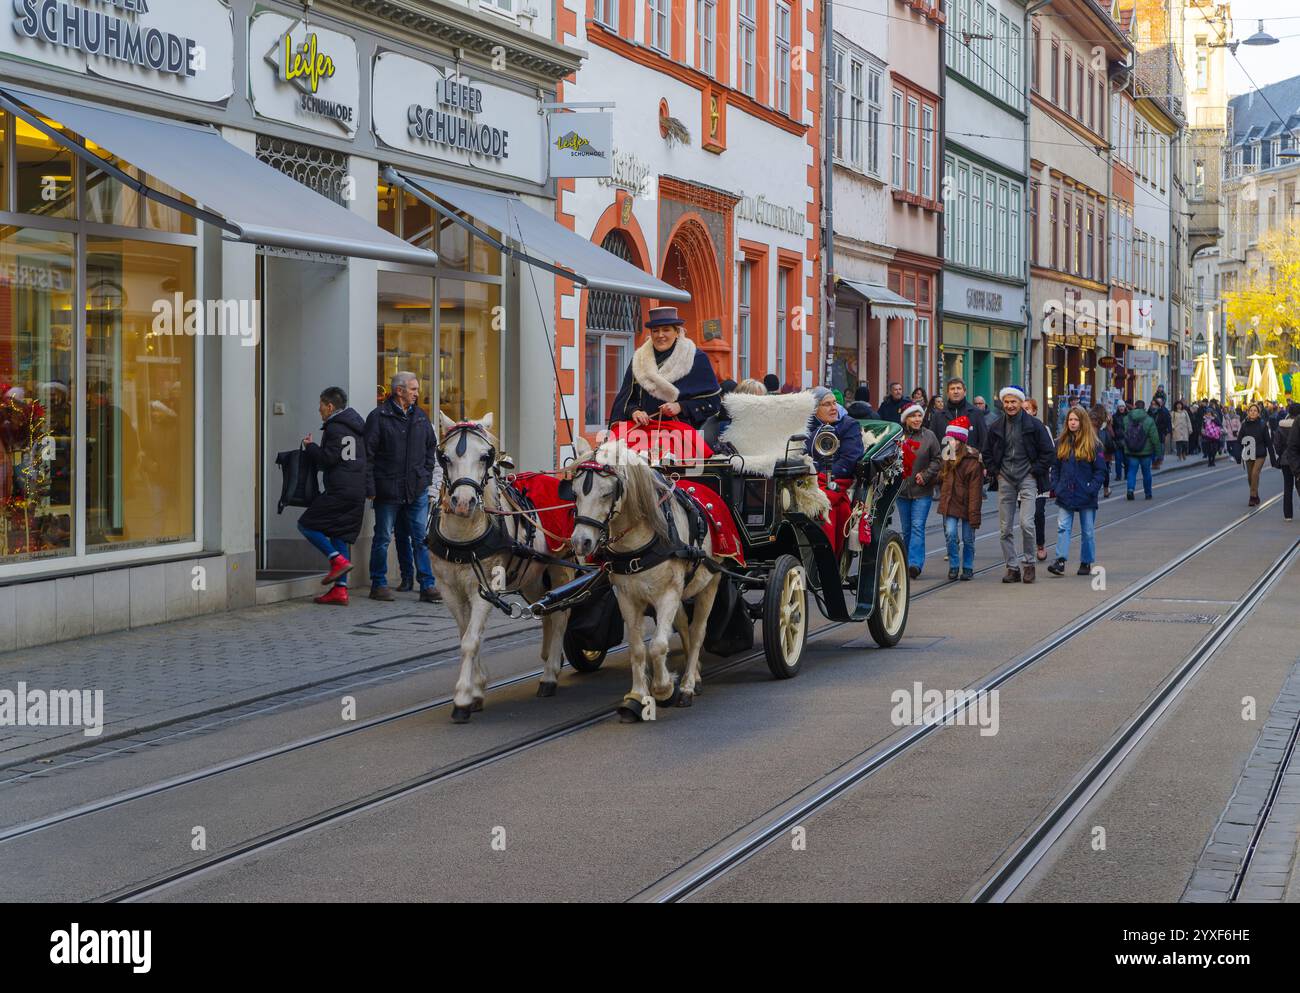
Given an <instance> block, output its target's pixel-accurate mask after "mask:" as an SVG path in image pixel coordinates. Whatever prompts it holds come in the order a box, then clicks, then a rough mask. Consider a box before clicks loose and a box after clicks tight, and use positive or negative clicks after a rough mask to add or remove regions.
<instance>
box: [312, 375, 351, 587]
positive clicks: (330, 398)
mask: <svg viewBox="0 0 1300 993" xmlns="http://www.w3.org/2000/svg"><path fill="white" fill-rule="evenodd" d="M320 417H321V421H322V422H323V423H322V424H321V442H320V444H319V445H317V444H316V443H315V442H314V441H312V437H311V435H307V437H305V438H303V440H302V445H303V450H304V451H305V452H306V453H307V458H308V459H310V460H311V464H312V466H314V467H315V468H316V469H319V470H322V471H324V473H325V489H324V492H322V493H321V494H320V495H319V496H318V497H316V499H315V500H313V501H312V503H311V506H310V507H308V508H307V509H306V510H304V511H303V512H302V516H301V517H299V518H298V530H299V531H300V532H301V533H302V536H303V537H304V538H306V539H307V540H308V541H310V542H311V543H312V545H313V546H315V547H316V548H317V549H319V550H320V551H321V552H322V553H323V554H324V555H325V556H327V557H328V558H329V564H330V567H329V573H328V574H327V575H326V576H325V578H324V579H322V580H321V585H322V586H328V587H330V589H329V591H328V592H327V593H324V594H322V595H321V596H318V597H317V598H316V602H317V603H323V604H329V605H331V606H338V607H346V606H347V605H348V573H349V572H351V571H352V563H351V562H350V561H349V560H348V546H349V545H351V544H352V543H353V542H354V541H356V540H357V535H359V534H360V533H361V521H362V518H363V517H364V516H365V513H366V466H367V462H366V442H365V438H364V436H363V432H364V431H365V428H366V422H365V421H363V420H362V419H361V415H360V414H358V413H357V412H356V411H355V410H353V409H352V408H351V407H349V406H348V395H347V394H346V393H344V392H343V390H341V389H340V388H339V387H337V386H331V387H329V389H326V390H324V391H322V392H321V395H320Z"/></svg>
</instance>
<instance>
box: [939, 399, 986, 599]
mask: <svg viewBox="0 0 1300 993" xmlns="http://www.w3.org/2000/svg"><path fill="white" fill-rule="evenodd" d="M970 432H971V422H970V419H969V418H967V417H966V416H965V415H964V414H963V415H961V416H958V417H955V418H953V419H952V420H951V421H950V422H949V423H948V427H947V429H946V430H945V432H944V437H943V445H942V448H941V449H940V459H941V460H942V462H943V468H941V469H940V470H939V515H940V516H941V517H942V518H943V533H944V537H945V538H947V539H948V579H949V580H953V579H958V578H961V579H963V580H970V579H973V578H974V576H975V532H976V531H978V530H979V526H980V522H981V516H980V513H981V512H980V505H981V504H982V503H983V501H984V465H983V463H981V462H980V453H979V452H978V451H976V450H975V449H974V448H972V447H971V446H970V445H969V444H968V443H967V442H968V440H969V438H970Z"/></svg>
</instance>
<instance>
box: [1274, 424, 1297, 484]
mask: <svg viewBox="0 0 1300 993" xmlns="http://www.w3.org/2000/svg"><path fill="white" fill-rule="evenodd" d="M1278 428H1279V430H1283V429H1285V432H1286V433H1285V435H1284V436H1283V437H1282V438H1280V439H1279V442H1278V461H1279V462H1281V463H1282V464H1283V465H1284V466H1286V467H1287V468H1289V469H1290V470H1291V471H1292V472H1293V473H1295V474H1296V475H1297V476H1300V421H1297V420H1296V419H1294V418H1292V417H1287V418H1286V419H1285V420H1283V421H1282V422H1281V423H1280V424H1279V425H1278Z"/></svg>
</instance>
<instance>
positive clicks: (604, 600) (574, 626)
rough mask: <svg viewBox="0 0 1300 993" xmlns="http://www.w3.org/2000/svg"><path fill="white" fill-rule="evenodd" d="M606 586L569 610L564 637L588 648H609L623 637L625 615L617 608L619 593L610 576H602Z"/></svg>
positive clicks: (598, 649)
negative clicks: (611, 582) (605, 577)
mask: <svg viewBox="0 0 1300 993" xmlns="http://www.w3.org/2000/svg"><path fill="white" fill-rule="evenodd" d="M602 581H603V582H604V583H605V589H604V590H603V591H601V592H598V593H596V594H595V595H594V596H592V597H591V599H589V600H587V601H586V602H585V603H582V604H580V605H579V606H577V607H574V608H573V609H572V610H571V611H570V612H569V623H568V625H567V627H566V628H565V635H564V636H565V638H566V639H569V638H572V639H573V643H574V644H576V645H581V646H582V647H583V648H585V649H587V650H588V651H593V652H594V651H608V650H609V649H611V648H617V647H618V646H619V645H620V644H622V641H623V615H622V613H620V612H619V609H618V597H617V596H615V595H614V587H613V586H610V585H609V583H608V580H602Z"/></svg>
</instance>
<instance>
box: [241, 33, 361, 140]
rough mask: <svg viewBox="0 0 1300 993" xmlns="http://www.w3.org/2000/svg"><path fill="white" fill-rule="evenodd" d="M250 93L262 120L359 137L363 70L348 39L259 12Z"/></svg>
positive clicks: (251, 45) (251, 44)
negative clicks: (268, 119) (358, 109)
mask: <svg viewBox="0 0 1300 993" xmlns="http://www.w3.org/2000/svg"><path fill="white" fill-rule="evenodd" d="M248 51H249V59H248V91H249V95H250V96H251V98H252V101H253V109H254V110H255V111H256V112H257V114H258V116H259V117H267V118H270V119H271V120H275V121H284V122H285V123H286V124H293V125H295V126H296V127H300V128H307V129H309V130H311V131H316V132H319V133H321V134H331V135H338V136H340V137H347V138H351V137H352V136H353V135H354V134H356V132H357V107H358V106H359V105H360V103H361V67H360V64H359V63H358V61H357V44H356V42H355V41H353V40H352V39H351V38H349V37H348V36H347V35H345V34H340V33H339V32H337V31H328V30H326V29H325V28H321V27H316V26H315V25H310V26H309V25H308V24H307V22H305V21H303V20H302V19H301V18H293V17H286V16H284V15H283V14H277V13H275V12H273V11H259V12H258V13H257V14H255V15H254V16H253V18H252V20H251V21H250V22H249V25H248Z"/></svg>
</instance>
